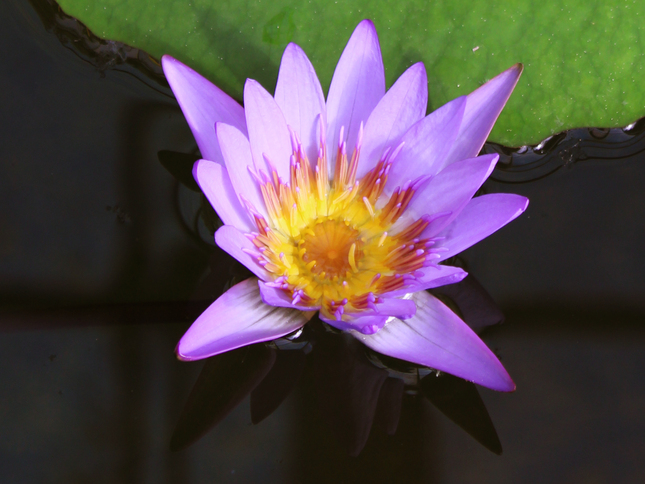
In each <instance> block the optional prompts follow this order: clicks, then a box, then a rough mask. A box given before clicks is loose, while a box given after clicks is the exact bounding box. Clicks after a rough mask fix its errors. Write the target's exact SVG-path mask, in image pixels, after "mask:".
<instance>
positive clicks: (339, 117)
mask: <svg viewBox="0 0 645 484" xmlns="http://www.w3.org/2000/svg"><path fill="white" fill-rule="evenodd" d="M384 94H385V73H384V71H383V59H382V58H381V47H380V46H379V41H378V37H377V35H376V29H375V28H374V24H373V23H372V21H371V20H363V21H362V22H361V23H359V24H358V26H357V27H356V29H355V30H354V33H353V34H352V36H351V38H350V39H349V42H347V46H346V47H345V50H344V51H343V54H342V55H341V56H340V60H339V61H338V65H337V66H336V70H335V71H334V77H333V78H332V80H331V85H330V87H329V95H328V96H327V122H328V126H329V128H328V131H327V156H328V157H329V158H328V159H329V170H330V174H333V173H334V166H335V160H336V154H337V151H338V141H339V136H340V130H341V127H344V128H345V139H346V140H347V152H348V153H349V154H350V155H351V153H352V151H353V150H354V147H355V146H356V141H357V138H358V131H359V128H360V125H361V122H362V123H366V122H367V119H368V118H369V115H370V113H371V112H372V110H373V109H374V108H375V107H376V105H377V104H378V102H379V101H380V100H381V98H382V97H383V95H384Z"/></svg>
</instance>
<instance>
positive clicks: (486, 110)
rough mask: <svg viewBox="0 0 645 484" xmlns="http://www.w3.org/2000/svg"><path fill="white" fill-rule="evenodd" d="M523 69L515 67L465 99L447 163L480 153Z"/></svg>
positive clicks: (519, 65) (522, 67)
mask: <svg viewBox="0 0 645 484" xmlns="http://www.w3.org/2000/svg"><path fill="white" fill-rule="evenodd" d="M523 69H524V66H523V65H522V64H515V65H514V66H513V67H511V68H510V69H508V70H506V71H504V72H502V73H501V74H499V75H498V76H497V77H495V78H493V79H491V80H490V81H488V82H487V83H486V84H484V85H483V86H481V87H480V88H478V89H476V90H475V91H473V92H471V93H470V94H469V95H468V96H467V97H468V101H467V102H466V112H465V113H464V120H463V122H462V124H461V128H460V129H459V135H458V136H457V139H456V141H455V143H454V145H453V147H452V151H451V152H450V154H449V155H448V157H447V159H446V164H450V163H453V162H455V161H458V160H463V159H465V158H472V157H474V156H477V154H479V151H480V150H481V149H482V146H484V142H485V141H486V138H488V135H489V134H490V132H491V130H492V129H493V125H494V124H495V121H497V117H498V116H499V113H501V112H502V109H503V108H504V105H505V104H506V101H508V98H509V97H510V96H511V93H512V92H513V89H514V88H515V85H516V84H517V81H518V80H519V78H520V75H521V74H522V70H523Z"/></svg>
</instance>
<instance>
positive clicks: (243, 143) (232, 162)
mask: <svg viewBox="0 0 645 484" xmlns="http://www.w3.org/2000/svg"><path fill="white" fill-rule="evenodd" d="M215 132H216V133H217V139H218V141H219V145H220V148H221V149H222V155H223V156H224V163H225V164H226V170H227V171H228V175H229V177H230V178H231V183H232V184H233V188H234V189H235V193H236V195H237V197H238V198H239V200H240V203H241V205H242V206H243V207H244V206H246V205H245V203H244V200H246V201H248V202H250V203H251V205H253V208H255V209H256V210H257V211H258V213H260V214H261V215H264V217H265V218H266V217H267V211H266V206H265V204H264V198H263V197H262V192H261V191H260V186H259V184H258V182H257V181H256V180H255V179H254V178H253V175H251V172H250V171H249V169H255V167H254V165H253V158H252V157H251V146H250V144H249V140H248V139H247V137H246V136H244V134H242V132H241V131H240V130H238V129H237V128H234V127H233V126H229V125H228V124H224V123H217V124H216V125H215Z"/></svg>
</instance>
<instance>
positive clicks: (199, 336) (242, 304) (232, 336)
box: [177, 278, 307, 361]
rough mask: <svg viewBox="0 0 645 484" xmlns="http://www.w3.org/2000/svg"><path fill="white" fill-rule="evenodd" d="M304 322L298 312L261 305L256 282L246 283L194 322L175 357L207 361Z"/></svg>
mask: <svg viewBox="0 0 645 484" xmlns="http://www.w3.org/2000/svg"><path fill="white" fill-rule="evenodd" d="M306 322H307V317H306V316H305V315H304V314H303V313H302V312H301V311H298V310H295V309H285V308H276V307H274V306H269V305H267V304H264V303H263V302H262V298H261V297H260V290H259V288H258V282H257V279H255V278H251V279H247V280H246V281H242V282H240V283H239V284H236V285H235V286H233V287H232V288H230V289H229V290H228V291H226V292H225V293H224V294H222V295H221V296H220V297H219V299H217V300H216V301H215V302H214V303H213V304H211V305H210V306H209V307H208V309H206V311H204V312H203V313H202V314H201V316H199V318H197V321H195V322H194V323H193V325H192V326H191V327H190V328H189V329H188V331H186V334H184V336H183V337H182V338H181V340H180V341H179V344H178V345H177V356H178V357H179V358H180V359H181V360H186V361H191V360H199V359H202V358H207V357H209V356H213V355H217V354H219V353H224V352H226V351H229V350H233V349H235V348H240V347H241V346H246V345H250V344H253V343H259V342H261V341H270V340H273V339H276V338H279V337H281V336H284V335H286V334H289V333H291V332H293V331H295V330H297V329H298V328H300V327H302V326H303V325H304V324H305V323H306Z"/></svg>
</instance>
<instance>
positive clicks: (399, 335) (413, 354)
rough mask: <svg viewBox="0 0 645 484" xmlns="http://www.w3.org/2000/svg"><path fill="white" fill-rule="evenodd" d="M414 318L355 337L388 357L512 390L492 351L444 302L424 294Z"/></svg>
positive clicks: (417, 296)
mask: <svg viewBox="0 0 645 484" xmlns="http://www.w3.org/2000/svg"><path fill="white" fill-rule="evenodd" d="M413 299H414V301H415V302H416V305H417V313H416V315H415V316H414V317H412V318H410V319H407V320H405V321H402V320H400V319H394V320H389V321H388V322H387V323H386V324H385V326H384V327H383V329H381V330H380V331H379V332H378V333H376V334H373V335H364V334H359V333H356V332H353V333H352V334H353V336H354V337H356V338H357V339H358V340H359V341H362V342H363V343H364V344H365V345H367V346H369V347H370V348H372V349H373V350H376V351H378V352H380V353H383V354H385V355H388V356H393V357H395V358H400V359H402V360H406V361H411V362H413V363H416V364H419V365H425V366H429V367H431V368H435V369H437V370H441V371H445V372H446V373H450V374H452V375H456V376H458V377H460V378H464V379H465V380H469V381H472V382H474V383H477V384H478V385H482V386H485V387H488V388H492V389H493V390H498V391H505V392H509V391H513V390H515V384H514V383H513V381H512V380H511V377H510V376H509V375H508V373H507V372H506V370H505V369H504V367H503V366H502V364H501V363H500V362H499V360H498V359H497V357H496V356H495V355H494V354H493V353H492V351H491V350H489V349H488V347H487V346H486V345H485V344H484V342H483V341H482V340H481V339H479V337H478V336H477V335H476V334H475V333H474V332H473V330H471V329H470V328H469V327H468V326H467V325H466V323H464V322H463V321H462V320H461V319H459V317H458V316H457V315H456V314H455V313H453V312H452V311H451V310H450V309H448V308H447V307H446V306H445V305H444V304H443V303H442V302H441V301H439V300H438V299H437V298H435V297H434V296H431V295H430V294H428V293H427V292H425V291H421V292H418V293H415V294H414V296H413Z"/></svg>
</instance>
